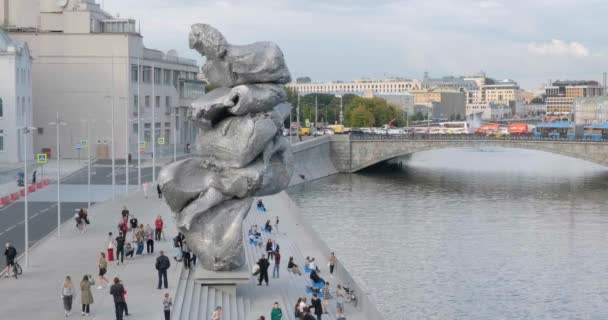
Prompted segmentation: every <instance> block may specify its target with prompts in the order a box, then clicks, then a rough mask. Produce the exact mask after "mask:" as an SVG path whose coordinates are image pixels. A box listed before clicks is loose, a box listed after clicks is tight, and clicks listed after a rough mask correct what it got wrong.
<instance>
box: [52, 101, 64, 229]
mask: <svg viewBox="0 0 608 320" xmlns="http://www.w3.org/2000/svg"><path fill="white" fill-rule="evenodd" d="M65 125H67V123H66V122H64V121H61V119H60V118H59V112H57V115H56V117H55V121H53V122H49V126H55V129H56V131H55V132H56V139H57V147H56V150H55V152H56V153H57V236H58V237H61V179H60V178H61V177H60V175H59V168H60V165H59V162H60V160H61V154H60V150H59V127H61V126H65Z"/></svg>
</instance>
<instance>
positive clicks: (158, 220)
mask: <svg viewBox="0 0 608 320" xmlns="http://www.w3.org/2000/svg"><path fill="white" fill-rule="evenodd" d="M154 227H155V229H154V239H155V240H156V241H160V234H161V232H162V231H163V218H161V216H160V214H159V215H158V216H156V220H154Z"/></svg>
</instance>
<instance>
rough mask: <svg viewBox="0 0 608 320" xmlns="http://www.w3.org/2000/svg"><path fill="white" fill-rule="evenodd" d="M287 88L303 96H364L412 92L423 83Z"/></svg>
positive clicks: (357, 82)
mask: <svg viewBox="0 0 608 320" xmlns="http://www.w3.org/2000/svg"><path fill="white" fill-rule="evenodd" d="M287 87H289V88H292V89H294V90H296V91H298V92H300V93H302V94H307V93H330V94H343V93H353V94H358V95H362V94H364V93H365V92H368V91H371V92H372V93H374V94H376V93H402V92H409V91H412V90H420V88H421V83H420V81H418V80H407V79H401V78H389V79H383V80H366V79H362V80H354V81H350V82H324V83H312V82H311V83H298V82H295V83H290V84H288V85H287Z"/></svg>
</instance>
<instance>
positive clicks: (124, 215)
mask: <svg viewBox="0 0 608 320" xmlns="http://www.w3.org/2000/svg"><path fill="white" fill-rule="evenodd" d="M120 215H121V216H122V218H123V219H129V209H127V206H123V207H122V211H121V212H120Z"/></svg>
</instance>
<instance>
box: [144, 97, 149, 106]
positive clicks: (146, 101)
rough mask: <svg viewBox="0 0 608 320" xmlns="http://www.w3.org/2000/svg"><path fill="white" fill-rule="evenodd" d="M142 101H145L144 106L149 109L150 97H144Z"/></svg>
mask: <svg viewBox="0 0 608 320" xmlns="http://www.w3.org/2000/svg"><path fill="white" fill-rule="evenodd" d="M144 99H145V101H144V105H145V106H146V107H148V108H149V107H150V96H146V97H145V98H144Z"/></svg>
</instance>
